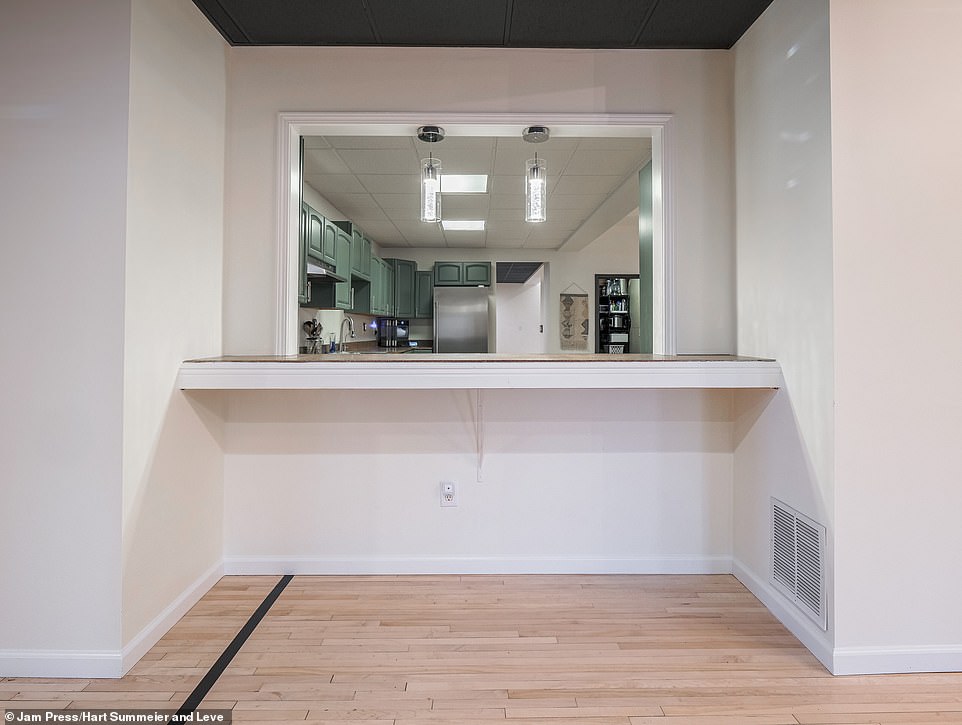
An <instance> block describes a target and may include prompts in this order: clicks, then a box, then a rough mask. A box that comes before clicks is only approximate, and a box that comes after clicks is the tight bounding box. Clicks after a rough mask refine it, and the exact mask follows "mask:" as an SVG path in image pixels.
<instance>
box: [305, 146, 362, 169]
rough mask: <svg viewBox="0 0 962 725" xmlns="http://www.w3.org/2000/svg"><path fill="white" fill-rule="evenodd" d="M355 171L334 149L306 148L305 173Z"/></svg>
mask: <svg viewBox="0 0 962 725" xmlns="http://www.w3.org/2000/svg"><path fill="white" fill-rule="evenodd" d="M350 173H353V172H352V171H351V169H350V168H348V166H347V164H345V163H344V162H343V161H342V160H341V157H340V156H338V153H337V151H335V150H334V149H309V148H305V149H304V174H305V175H308V174H310V175H316V174H350Z"/></svg>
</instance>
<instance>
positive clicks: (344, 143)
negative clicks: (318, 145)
mask: <svg viewBox="0 0 962 725" xmlns="http://www.w3.org/2000/svg"><path fill="white" fill-rule="evenodd" d="M327 141H328V143H330V145H331V146H332V147H333V148H336V149H411V148H413V147H414V146H413V140H412V139H410V138H408V137H407V136H328V137H327Z"/></svg>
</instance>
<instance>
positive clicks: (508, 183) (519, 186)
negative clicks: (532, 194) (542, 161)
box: [488, 169, 524, 205]
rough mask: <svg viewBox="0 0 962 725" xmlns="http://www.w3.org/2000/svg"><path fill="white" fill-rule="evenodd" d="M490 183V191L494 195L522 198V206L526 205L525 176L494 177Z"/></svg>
mask: <svg viewBox="0 0 962 725" xmlns="http://www.w3.org/2000/svg"><path fill="white" fill-rule="evenodd" d="M518 171H519V172H521V171H523V169H518ZM488 181H489V182H490V183H489V184H488V190H489V191H490V192H491V193H492V194H512V195H514V196H518V197H520V199H521V203H522V205H523V204H524V176H522V175H521V174H520V173H519V174H517V175H514V176H500V175H499V176H492V177H491V178H490V179H488Z"/></svg>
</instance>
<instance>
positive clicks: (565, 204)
mask: <svg viewBox="0 0 962 725" xmlns="http://www.w3.org/2000/svg"><path fill="white" fill-rule="evenodd" d="M607 198H608V195H607V194H585V195H581V194H552V195H551V196H549V197H548V208H549V209H568V210H570V211H580V212H581V213H582V214H584V216H585V217H586V218H587V217H588V216H590V215H591V213H592V212H593V211H594V210H595V209H597V208H598V207H599V206H601V203H602V202H603V201H604V200H605V199H607Z"/></svg>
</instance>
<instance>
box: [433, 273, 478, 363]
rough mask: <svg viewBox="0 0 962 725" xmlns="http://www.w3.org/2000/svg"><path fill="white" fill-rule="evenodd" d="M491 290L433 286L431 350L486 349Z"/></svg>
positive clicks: (472, 350) (474, 350)
mask: <svg viewBox="0 0 962 725" xmlns="http://www.w3.org/2000/svg"><path fill="white" fill-rule="evenodd" d="M490 308H491V304H490V290H489V289H488V288H487V287H435V288H434V351H435V352H489V349H488V327H489V324H490Z"/></svg>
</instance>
